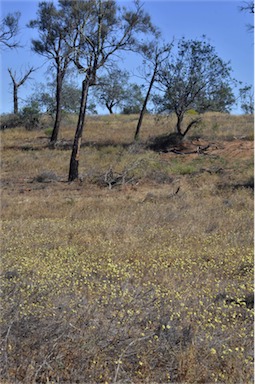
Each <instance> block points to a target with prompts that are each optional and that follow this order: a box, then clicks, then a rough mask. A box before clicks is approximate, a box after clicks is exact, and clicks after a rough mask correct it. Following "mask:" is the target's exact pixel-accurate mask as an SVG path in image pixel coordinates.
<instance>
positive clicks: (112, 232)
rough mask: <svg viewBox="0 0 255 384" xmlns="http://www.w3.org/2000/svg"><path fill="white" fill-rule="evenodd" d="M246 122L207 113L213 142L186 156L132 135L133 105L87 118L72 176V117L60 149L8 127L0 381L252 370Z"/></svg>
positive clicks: (218, 375) (223, 375)
mask: <svg viewBox="0 0 255 384" xmlns="http://www.w3.org/2000/svg"><path fill="white" fill-rule="evenodd" d="M215 119H217V124H218V125H219V126H221V127H222V129H219V130H215V129H213V124H214V122H215ZM251 122H252V120H251V119H250V117H249V116H234V117H232V116H225V115H218V114H217V115H215V114H214V115H213V114H208V115H206V116H205V123H204V124H205V126H204V130H203V131H201V132H200V136H201V139H200V142H201V143H202V144H203V143H204V142H206V143H210V148H209V149H208V151H207V152H206V153H205V154H198V153H195V154H191V155H185V156H184V155H177V154H174V153H164V154H159V153H154V152H152V151H149V150H145V149H144V148H143V147H142V146H132V145H131V146H128V145H127V144H128V143H130V142H131V141H132V136H133V132H134V127H135V123H136V117H135V116H128V117H127V116H110V117H106V116H103V117H96V118H94V117H91V118H90V119H89V123H88V125H87V127H86V132H85V135H84V136H85V139H86V140H84V142H85V143H86V145H85V146H84V147H83V149H82V153H81V159H80V171H81V175H82V176H83V181H77V182H75V183H72V184H68V183H67V182H66V178H67V173H68V165H69V156H70V149H69V148H68V145H67V146H65V145H64V144H65V143H67V144H69V143H70V142H71V139H72V136H73V130H74V126H73V127H72V121H71V119H70V120H69V122H68V121H67V122H66V125H65V126H64V127H63V130H62V133H61V140H62V141H61V145H59V147H58V148H57V149H55V150H51V149H48V148H47V137H46V135H45V134H44V133H43V132H42V131H37V132H27V131H25V130H24V129H22V128H16V129H13V130H6V131H5V132H2V147H3V149H2V158H1V161H2V174H1V176H2V211H1V214H2V233H3V235H2V237H3V239H2V272H1V277H2V279H1V280H2V292H3V293H2V299H1V304H2V311H1V313H2V316H1V328H2V349H1V355H0V356H1V357H0V360H1V379H2V382H4V380H5V382H6V383H8V384H10V383H70V384H71V383H89V384H90V383H91V384H92V383H168V382H169V383H211V382H217V383H219V382H221V383H251V382H253V349H252V348H253V310H252V308H253V296H252V293H253V225H252V224H253V193H252V189H251V188H250V187H249V186H252V184H251V179H252V177H253V150H252V144H253V143H252V142H251V141H248V140H247V139H250V138H251V136H252V130H253V128H252V124H251ZM169 124H170V120H166V119H165V118H164V119H160V120H159V121H156V120H155V119H154V118H153V117H151V116H148V117H147V118H146V121H145V125H144V128H143V133H142V140H146V139H148V137H150V136H153V135H155V134H156V133H160V134H161V133H165V132H166V131H167V130H168V128H167V129H166V127H169ZM231 126H232V134H233V133H234V134H233V136H235V137H236V138H237V139H234V138H233V136H232V137H230V136H231V130H230V127H231ZM228 127H229V128H228ZM223 130H224V132H223ZM191 134H192V135H193V136H195V135H197V132H192V133H191ZM243 136H246V140H245V138H242V137H243ZM194 140H195V139H194V138H193V141H192V142H191V141H190V140H187V142H186V144H185V145H186V148H189V149H190V148H193V146H194V145H195V144H194V143H197V141H194ZM92 143H94V144H92ZM88 144H89V145H88ZM64 148H66V149H64ZM110 167H111V168H112V170H113V172H114V173H115V174H116V175H123V174H125V177H126V178H125V180H122V183H120V184H119V185H116V186H114V185H113V186H112V188H111V189H110V188H109V186H108V185H107V183H103V181H104V177H105V175H106V173H107V171H108V170H109V168H110ZM177 191H178V192H177Z"/></svg>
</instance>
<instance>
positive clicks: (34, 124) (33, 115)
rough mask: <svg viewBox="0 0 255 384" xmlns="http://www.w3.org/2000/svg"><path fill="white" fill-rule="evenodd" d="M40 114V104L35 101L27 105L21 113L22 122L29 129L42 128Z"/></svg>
mask: <svg viewBox="0 0 255 384" xmlns="http://www.w3.org/2000/svg"><path fill="white" fill-rule="evenodd" d="M40 115H41V112H40V108H39V104H38V103H37V102H34V101H32V102H31V104H30V105H27V106H25V107H24V108H23V109H22V111H21V113H20V116H21V119H22V123H23V124H24V125H25V127H26V129H27V130H28V131H31V130H34V129H38V128H40Z"/></svg>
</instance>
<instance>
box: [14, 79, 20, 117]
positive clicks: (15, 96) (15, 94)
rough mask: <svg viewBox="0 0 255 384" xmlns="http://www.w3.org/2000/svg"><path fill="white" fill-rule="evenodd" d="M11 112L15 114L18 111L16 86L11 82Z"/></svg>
mask: <svg viewBox="0 0 255 384" xmlns="http://www.w3.org/2000/svg"><path fill="white" fill-rule="evenodd" d="M13 113H14V114H15V115H17V114H18V113H19V107H18V87H17V84H16V83H15V84H13Z"/></svg>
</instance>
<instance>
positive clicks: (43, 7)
mask: <svg viewBox="0 0 255 384" xmlns="http://www.w3.org/2000/svg"><path fill="white" fill-rule="evenodd" d="M28 27H30V28H36V29H37V30H38V35H39V37H38V38H37V39H32V49H33V51H34V52H36V53H38V54H39V55H41V56H43V57H45V58H46V59H47V61H51V62H52V63H53V68H54V69H55V76H56V83H55V84H56V89H55V102H56V112H55V121H54V127H53V131H52V135H51V139H50V141H51V143H52V144H54V143H55V142H56V141H57V139H58V134H59V129H60V123H61V104H62V88H63V81H64V77H65V75H66V73H67V69H68V67H69V65H70V64H71V52H72V47H71V46H70V45H68V44H67V43H66V37H67V35H68V34H69V33H70V28H71V27H72V25H71V22H70V20H69V19H68V18H67V17H66V14H65V13H64V12H63V9H62V8H61V7H60V8H57V7H56V5H55V3H53V2H51V1H50V2H48V1H43V2H40V3H39V5H38V11H37V19H35V20H31V21H30V22H29V24H28Z"/></svg>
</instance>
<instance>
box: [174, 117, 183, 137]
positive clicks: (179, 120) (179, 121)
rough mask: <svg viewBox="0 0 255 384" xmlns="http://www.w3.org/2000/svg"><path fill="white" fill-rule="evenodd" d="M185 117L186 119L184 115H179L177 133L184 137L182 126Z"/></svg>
mask: <svg viewBox="0 0 255 384" xmlns="http://www.w3.org/2000/svg"><path fill="white" fill-rule="evenodd" d="M183 117H184V115H183V114H182V113H181V114H177V124H176V132H177V133H179V134H180V135H182V136H183V134H182V129H181V126H182V120H183Z"/></svg>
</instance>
